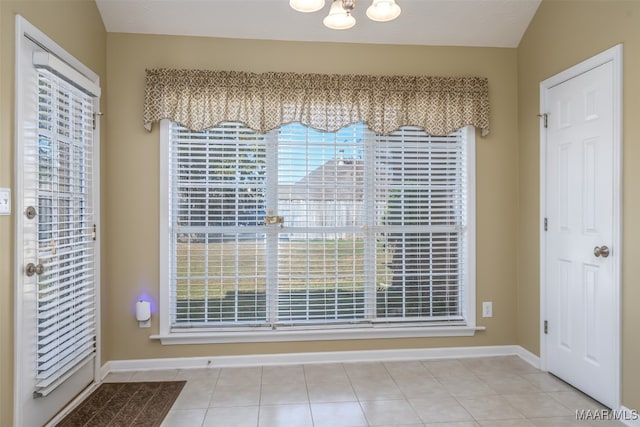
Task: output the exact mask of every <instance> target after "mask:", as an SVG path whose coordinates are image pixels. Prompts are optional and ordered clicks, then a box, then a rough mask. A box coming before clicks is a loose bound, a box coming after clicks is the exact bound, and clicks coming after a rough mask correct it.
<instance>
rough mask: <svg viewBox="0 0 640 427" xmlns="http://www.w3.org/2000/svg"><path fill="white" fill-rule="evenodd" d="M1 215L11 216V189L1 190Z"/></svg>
mask: <svg viewBox="0 0 640 427" xmlns="http://www.w3.org/2000/svg"><path fill="white" fill-rule="evenodd" d="M0 215H11V189H10V188H0Z"/></svg>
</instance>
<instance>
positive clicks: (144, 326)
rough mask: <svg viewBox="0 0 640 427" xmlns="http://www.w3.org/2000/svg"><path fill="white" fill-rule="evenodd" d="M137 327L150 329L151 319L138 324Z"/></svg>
mask: <svg viewBox="0 0 640 427" xmlns="http://www.w3.org/2000/svg"><path fill="white" fill-rule="evenodd" d="M138 327H140V328H150V327H151V319H149V320H145V321H143V322H138Z"/></svg>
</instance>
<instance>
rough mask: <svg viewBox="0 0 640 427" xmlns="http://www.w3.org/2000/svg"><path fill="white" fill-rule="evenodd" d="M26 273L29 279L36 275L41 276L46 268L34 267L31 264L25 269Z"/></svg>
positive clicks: (40, 265) (41, 266) (39, 265)
mask: <svg viewBox="0 0 640 427" xmlns="http://www.w3.org/2000/svg"><path fill="white" fill-rule="evenodd" d="M24 272H25V273H26V274H27V276H29V277H31V276H33V275H34V274H37V275H38V276H39V275H41V274H42V273H44V266H43V265H42V264H38V265H34V264H33V263H32V262H30V263H29V264H27V266H26V267H25V269H24Z"/></svg>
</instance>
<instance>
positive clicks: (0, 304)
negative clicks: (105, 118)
mask: <svg viewBox="0 0 640 427" xmlns="http://www.w3.org/2000/svg"><path fill="white" fill-rule="evenodd" d="M16 14H20V15H22V16H23V17H24V18H26V19H27V20H28V21H29V22H31V23H32V24H33V25H35V26H36V27H38V28H39V29H40V30H41V31H43V32H44V33H45V34H47V35H48V36H49V37H50V38H52V39H53V40H54V41H55V42H56V43H58V44H59V45H61V46H62V47H63V48H64V49H66V50H67V51H68V52H70V53H71V54H72V55H74V56H75V57H76V58H78V59H79V60H80V61H82V62H83V63H84V64H85V65H87V66H88V67H89V68H91V69H92V70H93V71H95V72H96V73H98V74H99V75H100V78H101V80H102V81H103V82H104V80H105V71H106V65H105V59H106V32H105V29H104V26H103V24H102V19H101V18H100V14H99V13H98V9H97V8H96V5H95V3H94V2H93V0H71V1H57V0H56V1H52V0H47V1H6V0H0V187H11V188H12V189H14V179H13V174H14V164H13V121H14V115H13V106H14V98H13V92H14V62H15V61H14V52H15V49H14V46H15V36H14V31H15V25H14V22H15V21H14V20H15V15H16ZM104 88H105V85H104V83H103V89H104ZM103 105H106V104H105V97H104V96H103ZM105 136H106V133H104V132H103V135H102V138H103V139H105ZM14 192H15V190H14ZM15 196H16V195H15V194H14V199H15ZM14 215H15V212H14ZM14 215H11V216H0V425H2V426H10V425H12V421H11V420H12V412H13V350H14V349H13V316H14V314H13V313H14V312H13V301H14V294H13V277H14V276H13V270H14V269H13V262H14V261H13V260H14V257H13V249H14V246H13V241H14V238H13V236H14V230H13V224H14V221H15V217H14Z"/></svg>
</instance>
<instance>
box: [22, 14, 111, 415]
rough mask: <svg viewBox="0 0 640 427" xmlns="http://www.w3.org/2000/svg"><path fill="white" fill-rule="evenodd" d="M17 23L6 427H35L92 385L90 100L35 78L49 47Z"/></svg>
mask: <svg viewBox="0 0 640 427" xmlns="http://www.w3.org/2000/svg"><path fill="white" fill-rule="evenodd" d="M16 22H17V28H18V29H19V34H20V36H19V40H18V42H17V49H18V52H19V55H18V58H19V65H20V67H19V75H18V76H16V79H17V84H16V88H17V91H16V104H17V107H16V115H17V118H18V120H17V122H16V123H17V128H16V189H17V191H16V263H17V265H16V326H15V331H16V360H15V366H16V387H15V389H16V398H15V422H16V425H17V426H25V427H37V426H42V425H44V424H45V423H47V421H49V420H50V419H51V418H52V417H54V416H55V415H56V413H58V412H59V411H60V410H62V409H63V408H64V407H65V406H66V405H67V404H68V403H69V402H71V401H72V400H73V399H74V398H75V397H76V396H77V395H78V394H79V393H80V392H82V390H84V389H85V388H86V387H87V386H88V385H89V384H91V383H92V382H93V381H94V379H95V367H96V348H97V342H96V322H97V318H96V317H97V310H98V307H97V300H96V297H97V289H98V273H97V272H98V261H99V257H98V256H97V245H96V242H95V241H93V239H92V231H93V225H94V224H96V219H97V218H96V217H95V212H97V206H98V205H97V200H98V199H97V194H98V191H97V183H96V181H95V178H96V177H97V172H98V170H97V167H94V166H96V165H95V164H94V161H95V157H94V154H93V153H94V152H95V150H96V147H97V143H98V141H97V138H95V136H96V134H95V132H94V130H93V126H92V123H91V121H92V119H91V117H92V112H93V107H94V105H95V104H96V102H97V101H96V99H95V98H93V97H92V96H89V95H86V94H84V93H80V92H79V91H78V90H77V88H76V86H73V85H70V84H69V82H67V81H66V80H64V79H63V78H62V77H60V76H58V75H57V74H55V73H52V72H49V71H46V70H45V71H38V70H37V69H36V68H35V67H34V65H33V59H32V58H33V54H34V52H40V51H43V49H44V48H43V47H42V46H43V45H46V44H47V43H49V42H50V41H49V40H48V39H46V36H43V35H42V34H41V33H40V32H39V31H37V29H35V28H33V27H32V26H31V25H30V24H28V23H27V22H26V21H24V20H22V19H21V18H20V17H18V18H17V20H16ZM27 33H28V34H29V37H27ZM33 37H35V38H36V39H38V43H35V42H34V41H33V40H32V38H33ZM50 43H51V45H52V46H55V44H53V42H50ZM55 48H56V49H57V46H55ZM58 55H59V53H58ZM30 208H31V210H32V212H33V215H31V214H27V212H28V211H29V209H30ZM29 265H32V266H33V270H34V271H29V268H28V266H29ZM38 266H42V267H41V269H39V268H36V267H38Z"/></svg>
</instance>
